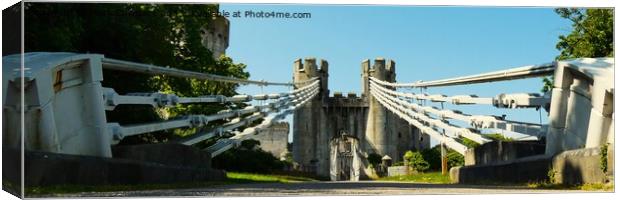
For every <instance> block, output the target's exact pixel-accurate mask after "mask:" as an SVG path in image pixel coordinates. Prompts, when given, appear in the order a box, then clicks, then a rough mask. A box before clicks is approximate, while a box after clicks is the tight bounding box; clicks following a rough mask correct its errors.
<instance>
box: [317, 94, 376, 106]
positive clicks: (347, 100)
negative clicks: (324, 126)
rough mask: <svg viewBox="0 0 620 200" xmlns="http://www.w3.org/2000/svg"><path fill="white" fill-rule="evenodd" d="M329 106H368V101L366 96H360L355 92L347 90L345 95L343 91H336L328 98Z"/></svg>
mask: <svg viewBox="0 0 620 200" xmlns="http://www.w3.org/2000/svg"><path fill="white" fill-rule="evenodd" d="M326 103H327V104H326V105H325V106H328V107H368V101H367V100H366V98H363V97H361V96H358V95H357V94H356V93H355V92H347V93H346V95H343V93H342V92H334V94H333V95H330V96H329V97H328V98H327V102H326Z"/></svg>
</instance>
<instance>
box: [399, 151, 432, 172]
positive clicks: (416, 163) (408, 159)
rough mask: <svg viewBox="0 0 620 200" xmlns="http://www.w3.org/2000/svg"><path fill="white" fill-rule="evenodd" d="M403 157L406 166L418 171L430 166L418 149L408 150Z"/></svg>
mask: <svg viewBox="0 0 620 200" xmlns="http://www.w3.org/2000/svg"><path fill="white" fill-rule="evenodd" d="M403 159H404V160H405V166H409V167H411V168H413V169H414V170H416V171H418V172H423V171H426V170H427V169H428V168H429V164H428V162H426V160H424V157H423V156H422V154H421V153H420V152H418V151H416V152H413V151H407V152H406V153H405V155H404V156H403Z"/></svg>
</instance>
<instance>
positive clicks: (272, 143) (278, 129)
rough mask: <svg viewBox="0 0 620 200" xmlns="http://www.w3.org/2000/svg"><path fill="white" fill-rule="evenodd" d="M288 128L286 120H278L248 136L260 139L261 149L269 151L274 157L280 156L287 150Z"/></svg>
mask: <svg viewBox="0 0 620 200" xmlns="http://www.w3.org/2000/svg"><path fill="white" fill-rule="evenodd" d="M289 129H290V126H289V123H288V122H278V123H274V124H273V125H271V126H270V127H269V128H267V129H266V130H262V131H261V132H260V133H259V134H256V135H251V136H250V137H248V138H249V139H255V140H258V141H260V148H261V149H263V150H265V151H267V152H270V153H271V154H273V155H274V156H275V157H276V158H280V157H281V156H282V155H283V153H284V152H287V150H286V146H287V145H288V133H289Z"/></svg>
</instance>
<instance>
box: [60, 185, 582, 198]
mask: <svg viewBox="0 0 620 200" xmlns="http://www.w3.org/2000/svg"><path fill="white" fill-rule="evenodd" d="M566 192H584V191H579V190H547V189H530V188H527V187H525V186H492V185H484V186H483V185H457V184H423V183H402V182H378V181H360V182H302V183H288V184H282V183H256V184H234V185H219V186H212V187H208V188H193V189H174V190H146V191H124V192H97V193H94V192H93V193H89V192H87V193H76V194H65V195H59V196H65V197H136V196H151V197H152V196H300V195H303V196H308V195H310V196H319V195H320V196H326V195H330V196H335V195H415V194H521V193H566Z"/></svg>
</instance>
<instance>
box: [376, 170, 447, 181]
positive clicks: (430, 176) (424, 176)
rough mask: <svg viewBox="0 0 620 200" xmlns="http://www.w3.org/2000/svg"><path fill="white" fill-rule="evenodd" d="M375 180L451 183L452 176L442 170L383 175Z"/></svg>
mask: <svg viewBox="0 0 620 200" xmlns="http://www.w3.org/2000/svg"><path fill="white" fill-rule="evenodd" d="M375 180H379V181H399V182H415V183H440V184H448V183H450V176H449V175H442V174H441V172H427V173H418V174H413V175H401V176H388V177H381V178H378V179H375Z"/></svg>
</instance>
